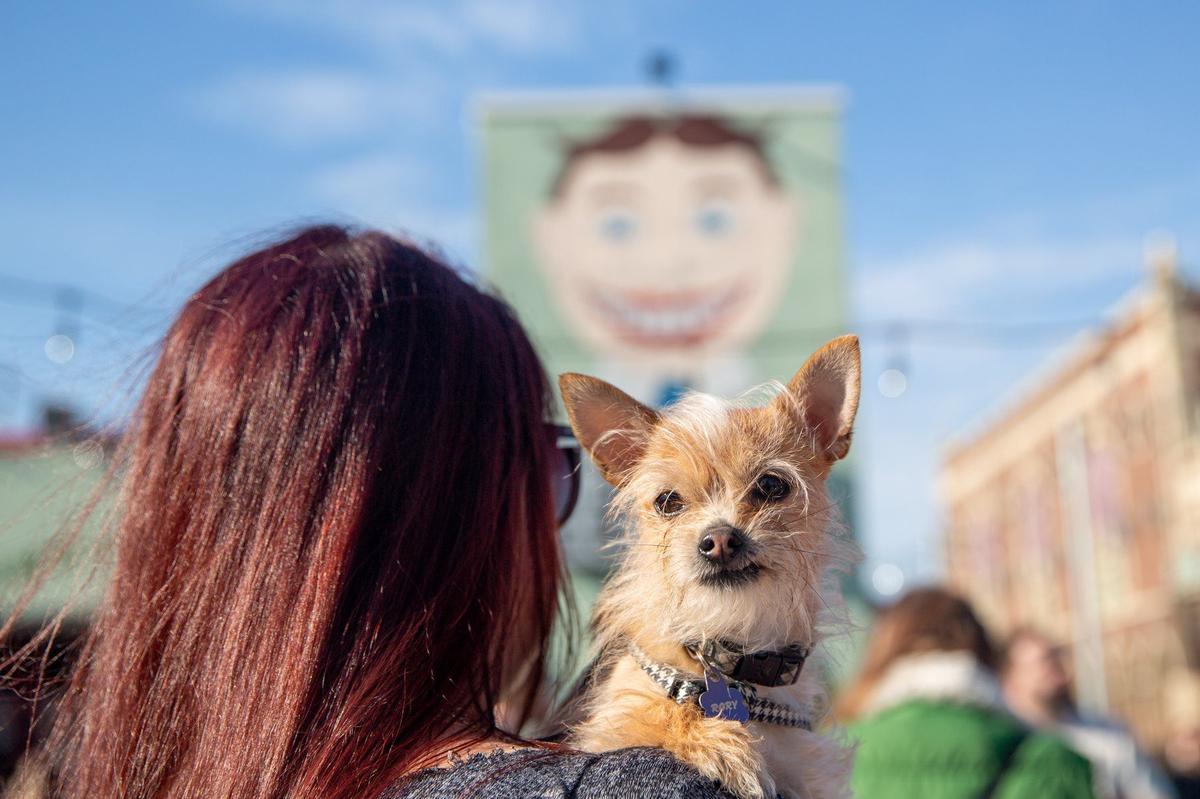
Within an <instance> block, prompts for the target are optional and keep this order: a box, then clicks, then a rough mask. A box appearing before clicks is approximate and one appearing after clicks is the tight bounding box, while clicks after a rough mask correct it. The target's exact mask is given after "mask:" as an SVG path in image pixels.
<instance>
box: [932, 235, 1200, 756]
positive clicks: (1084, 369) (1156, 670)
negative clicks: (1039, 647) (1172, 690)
mask: <svg viewBox="0 0 1200 799" xmlns="http://www.w3.org/2000/svg"><path fill="white" fill-rule="evenodd" d="M1153 267H1154V269H1153V278H1152V279H1151V280H1149V281H1147V283H1146V285H1144V286H1142V287H1140V288H1139V289H1138V290H1137V291H1135V292H1134V293H1133V294H1132V295H1131V296H1130V297H1128V298H1127V299H1126V300H1125V302H1124V303H1123V304H1122V305H1121V307H1120V309H1119V311H1118V312H1117V314H1116V315H1115V317H1114V318H1113V320H1112V322H1111V324H1109V325H1108V326H1106V327H1105V328H1104V329H1101V330H1096V331H1094V332H1092V333H1090V334H1088V335H1086V336H1085V337H1083V338H1082V339H1081V340H1080V341H1078V342H1077V343H1076V344H1075V346H1073V347H1072V348H1071V349H1070V351H1069V352H1068V353H1067V354H1066V355H1065V356H1064V357H1063V358H1061V359H1059V360H1057V361H1056V362H1054V363H1053V364H1051V365H1050V366H1049V367H1048V368H1047V369H1045V370H1044V371H1043V372H1042V373H1041V374H1040V375H1039V376H1038V377H1037V378H1036V379H1035V380H1033V381H1032V382H1030V383H1029V384H1028V387H1027V388H1026V389H1025V390H1024V391H1023V392H1021V393H1020V394H1019V396H1018V397H1016V398H1015V400H1014V401H1013V402H1011V403H1009V405H1008V406H1007V407H1006V408H1005V410H1004V411H1003V412H1002V413H1001V414H1000V415H998V416H996V417H994V418H992V419H991V420H989V421H987V422H986V423H985V424H984V425H982V426H981V427H980V428H979V429H978V430H976V431H975V432H973V433H972V434H970V435H968V436H965V437H963V438H962V439H961V440H960V441H958V442H956V443H955V444H953V445H952V446H951V447H950V448H949V449H948V451H947V452H946V453H945V456H944V460H943V463H942V469H941V479H940V484H941V485H940V489H941V494H942V498H943V506H944V511H945V524H946V529H945V556H946V565H947V573H948V576H949V580H950V582H951V584H952V585H954V586H955V587H956V588H957V589H959V590H961V591H963V592H964V593H966V594H967V595H968V596H970V597H971V598H972V599H973V600H974V601H975V602H976V603H977V605H978V606H979V608H980V610H981V611H982V613H983V614H984V616H985V618H986V619H987V621H988V622H989V623H990V625H991V626H992V627H993V628H994V629H995V630H997V631H998V632H1000V633H1004V632H1006V631H1007V630H1011V629H1012V628H1013V627H1014V626H1017V625H1021V624H1030V625H1033V626H1035V627H1038V628H1040V629H1043V630H1045V631H1047V632H1048V633H1050V634H1052V635H1054V636H1056V637H1058V638H1059V639H1060V640H1061V641H1063V642H1064V643H1065V644H1067V645H1068V646H1069V648H1070V652H1071V655H1072V659H1073V661H1074V663H1075V666H1076V668H1075V671H1076V691H1077V696H1078V699H1079V701H1080V703H1081V705H1083V706H1084V707H1091V708H1093V709H1098V710H1109V711H1111V712H1113V713H1116V714H1118V715H1120V716H1122V717H1123V718H1126V719H1128V720H1129V721H1130V722H1131V724H1132V725H1133V727H1134V729H1135V731H1136V732H1137V733H1138V734H1139V735H1140V736H1141V737H1142V739H1143V740H1144V741H1145V742H1146V743H1147V744H1149V745H1151V746H1155V747H1157V746H1158V745H1160V744H1161V741H1162V737H1163V735H1164V733H1165V721H1164V718H1165V716H1164V710H1165V708H1166V705H1167V704H1168V702H1169V701H1170V700H1169V698H1168V696H1167V688H1166V686H1167V685H1168V684H1171V682H1172V681H1173V680H1177V678H1180V677H1181V676H1183V675H1187V674H1188V673H1189V672H1190V673H1191V674H1192V675H1195V673H1196V672H1197V670H1198V669H1200V291H1197V290H1196V289H1195V288H1193V287H1190V286H1188V285H1187V284H1186V283H1185V282H1184V281H1183V280H1182V279H1181V277H1180V276H1179V275H1178V274H1177V271H1176V269H1175V261H1174V256H1173V255H1169V256H1168V255H1164V256H1162V257H1160V258H1158V259H1157V261H1156V263H1154V264H1153ZM1197 721H1198V722H1200V720H1197Z"/></svg>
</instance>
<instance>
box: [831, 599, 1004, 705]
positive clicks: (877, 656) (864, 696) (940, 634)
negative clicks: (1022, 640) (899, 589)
mask: <svg viewBox="0 0 1200 799" xmlns="http://www.w3.org/2000/svg"><path fill="white" fill-rule="evenodd" d="M920 652H969V653H971V654H972V655H973V656H974V657H975V660H976V661H978V662H979V663H980V664H981V665H983V666H986V667H987V668H989V669H991V670H992V671H995V669H996V666H997V654H996V649H995V648H994V647H993V645H992V641H991V638H990V637H989V636H988V632H987V630H986V629H985V628H984V626H983V623H982V622H980V621H979V617H977V616H976V615H975V612H974V611H973V610H972V609H971V605H970V603H968V602H967V600H965V599H963V598H962V597H960V596H958V595H956V594H953V593H951V592H950V591H947V590H946V589H944V588H917V589H914V590H912V591H909V592H908V593H907V594H905V595H904V597H903V598H901V599H900V600H899V601H897V602H896V603H895V604H893V605H892V606H890V607H887V608H884V609H883V610H881V611H880V612H879V615H878V616H877V617H876V619H875V626H874V629H873V630H872V632H871V638H870V641H868V643H867V650H866V653H865V654H864V655H863V662H862V666H861V668H860V669H859V673H858V676H857V677H856V678H855V679H854V680H853V681H852V682H851V683H850V684H849V685H848V686H847V687H846V688H845V689H844V690H843V692H842V694H841V696H840V697H838V701H837V703H836V707H835V712H836V715H837V717H838V718H839V719H842V720H849V719H853V718H856V717H857V716H859V715H860V714H861V713H862V712H863V709H864V707H865V706H866V703H867V702H868V701H869V699H870V696H871V692H872V691H873V690H874V689H875V686H876V685H877V684H878V683H879V680H880V679H882V678H883V675H884V674H885V673H887V670H888V669H889V668H890V667H891V665H892V664H893V663H895V662H896V661H897V660H898V659H900V658H901V657H903V656H905V655H913V654H917V653H920Z"/></svg>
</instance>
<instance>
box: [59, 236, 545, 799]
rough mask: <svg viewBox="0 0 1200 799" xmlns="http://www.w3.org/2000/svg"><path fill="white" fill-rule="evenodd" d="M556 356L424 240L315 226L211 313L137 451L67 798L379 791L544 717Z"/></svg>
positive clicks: (75, 690)
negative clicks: (552, 360) (500, 730)
mask: <svg viewBox="0 0 1200 799" xmlns="http://www.w3.org/2000/svg"><path fill="white" fill-rule="evenodd" d="M548 396H549V395H548V389H547V382H546V378H545V375H544V372H543V370H542V366H541V364H540V362H539V361H538V358H537V356H536V354H535V352H534V349H533V347H532V346H531V344H530V342H529V339H528V338H527V337H526V335H525V333H524V332H523V331H522V329H521V326H520V324H519V323H518V322H517V319H516V318H515V316H514V315H513V313H512V311H511V310H510V309H509V308H508V307H507V306H506V305H505V304H504V303H503V302H501V301H500V300H498V299H496V298H495V297H493V296H490V295H489V294H487V293H484V292H482V291H480V290H479V289H477V288H475V287H473V286H472V285H471V284H470V283H468V282H466V281H465V280H463V279H462V278H461V277H460V276H459V275H458V274H456V273H455V272H454V271H452V270H451V269H449V268H448V267H446V266H444V265H443V264H441V263H439V262H438V261H437V260H435V259H434V258H432V257H431V256H429V255H428V254H426V253H424V252H422V251H421V250H419V249H417V248H415V247H413V246H411V245H408V244H405V243H402V242H400V241H397V240H395V239H392V238H389V237H387V236H385V235H383V234H380V233H374V232H367V233H353V232H350V231H347V230H345V229H342V228H339V227H313V228H309V229H306V230H303V231H301V232H299V233H298V234H296V235H294V236H293V237H291V238H288V239H287V240H285V241H281V242H279V243H276V244H274V245H272V246H269V247H267V248H265V249H263V250H261V251H259V252H255V253H253V254H251V255H248V256H246V257H244V258H242V259H241V260H239V261H237V262H235V263H233V264H232V265H230V266H229V267H227V268H226V269H224V270H223V271H222V272H221V273H220V274H218V275H217V276H216V277H215V278H213V279H212V280H211V281H210V282H209V283H208V284H207V285H205V286H204V287H203V288H202V289H200V290H199V291H198V292H197V293H196V294H195V295H193V296H192V297H191V299H190V300H189V301H188V302H187V304H186V305H185V307H184V308H183V311H182V312H181V313H180V315H179V317H178V319H177V320H176V321H175V322H174V324H173V325H172V326H171V328H170V330H169V332H168V333H167V335H166V338H165V341H164V343H163V345H162V352H161V356H160V357H159V360H158V363H157V365H156V367H155V368H154V370H153V372H152V374H151V376H150V379H149V384H148V385H147V387H146V390H145V393H144V396H143V397H142V399H141V402H140V405H139V406H138V409H137V412H136V415H135V418H134V421H133V424H132V426H131V428H130V430H129V432H128V434H127V436H126V439H125V442H124V444H123V458H122V461H123V466H122V469H123V484H122V490H121V492H120V500H119V527H118V529H117V532H116V542H115V545H116V565H115V569H116V571H115V574H114V576H113V579H112V583H111V588H110V590H109V591H108V594H107V596H106V598H105V600H104V603H103V605H102V607H101V608H100V610H99V612H98V613H97V615H96V618H95V623H94V625H93V631H92V633H91V634H90V637H89V638H88V640H87V641H86V644H85V646H84V649H83V652H82V656H81V663H80V667H79V668H78V670H77V672H76V674H75V675H74V677H73V679H72V682H71V683H70V684H69V685H68V686H67V691H66V695H65V698H64V711H65V712H64V713H63V714H62V715H61V717H60V719H61V723H60V726H59V730H58V733H57V735H56V740H55V741H53V742H52V743H51V747H53V749H52V751H54V752H57V753H58V755H59V756H58V757H57V759H56V762H55V763H54V765H55V770H56V772H57V774H58V776H57V778H56V779H55V784H54V786H52V787H53V793H54V795H57V796H63V797H83V796H90V797H117V796H120V797H138V798H141V797H145V798H146V799H149V798H150V797H196V798H197V799H199V797H206V798H207V797H247V798H248V797H255V798H259V797H322V799H325V798H331V799H336V798H337V797H346V798H347V799H349V797H354V798H355V799H361V797H372V796H377V795H378V794H379V793H380V791H381V790H383V789H384V788H385V787H386V786H387V785H389V784H391V783H393V782H394V781H395V780H397V779H398V778H399V777H401V776H402V775H404V774H405V773H407V772H410V771H411V770H413V769H415V768H418V767H421V766H423V765H426V764H428V763H430V762H433V761H436V760H437V759H439V758H440V757H441V756H442V755H443V754H444V753H445V752H446V751H447V750H448V749H450V748H453V747H455V746H458V745H463V744H466V743H470V742H472V741H478V740H480V739H482V738H484V737H486V736H489V735H492V734H495V733H496V718H495V715H494V709H495V707H496V705H497V703H498V702H500V701H501V699H502V697H503V699H504V702H505V704H506V707H507V706H509V703H510V702H511V706H512V707H514V708H516V715H517V716H522V715H525V714H527V713H528V712H529V709H530V707H531V706H532V704H533V697H534V690H535V689H536V687H537V686H538V684H539V682H540V680H541V678H542V670H543V664H544V662H545V657H546V652H547V641H548V638H549V635H550V633H551V627H552V625H553V623H554V620H555V617H556V611H557V607H558V605H557V603H558V601H559V596H560V592H559V589H560V579H561V575H562V565H561V562H560V554H559V548H558V541H557V531H556V526H555V520H554V508H553V500H552V496H551V491H552V490H551V486H550V483H549V480H548V479H547V475H548V474H549V471H548V469H549V458H550V452H549V450H548V446H547V437H546V435H545V430H544V428H543V422H544V421H545V419H546V416H547V414H548V412H549V404H548Z"/></svg>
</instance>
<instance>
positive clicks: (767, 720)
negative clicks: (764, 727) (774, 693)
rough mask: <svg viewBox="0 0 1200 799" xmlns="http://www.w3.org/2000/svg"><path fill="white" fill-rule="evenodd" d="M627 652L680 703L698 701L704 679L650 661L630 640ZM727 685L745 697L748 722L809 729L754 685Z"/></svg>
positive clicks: (799, 717)
mask: <svg viewBox="0 0 1200 799" xmlns="http://www.w3.org/2000/svg"><path fill="white" fill-rule="evenodd" d="M629 654H631V655H633V659H634V660H636V661H637V664H638V666H640V667H641V669H642V671H644V672H646V674H647V675H648V676H649V677H650V679H652V680H654V682H655V684H657V685H658V686H659V687H660V688H662V689H663V690H664V691H666V693H667V696H669V697H670V698H671V699H673V700H674V701H676V702H678V703H679V704H681V705H687V704H698V703H699V701H700V696H701V695H702V694H703V693H704V692H705V691H706V690H707V688H708V686H707V685H706V684H705V682H704V679H703V678H698V677H694V676H692V675H690V674H688V673H686V672H683V671H680V670H679V669H677V668H675V667H674V666H668V665H667V664H665V663H656V662H655V661H653V660H651V659H650V656H649V655H647V654H646V653H645V652H644V651H642V649H641V647H639V646H638V645H637V644H635V643H633V642H630V643H629ZM729 687H730V689H731V690H735V691H738V692H740V693H741V694H742V696H743V698H745V700H746V707H747V709H748V710H749V711H750V720H751V721H757V722H761V723H763V724H776V725H779V726H781V727H798V728H800V729H802V730H808V731H810V732H811V731H812V722H811V721H809V719H808V717H807V716H805V715H803V714H801V713H799V712H797V711H795V710H792V709H791V708H790V707H788V706H787V705H784V704H780V703H779V702H773V701H771V700H770V699H767V698H765V697H761V696H759V695H758V689H756V688H755V687H754V686H753V685H749V684H747V683H742V682H738V681H736V680H734V681H731V682H730V683H729Z"/></svg>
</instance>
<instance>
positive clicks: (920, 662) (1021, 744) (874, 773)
mask: <svg viewBox="0 0 1200 799" xmlns="http://www.w3.org/2000/svg"><path fill="white" fill-rule="evenodd" d="M997 661H998V656H997V653H996V650H995V648H994V647H993V645H992V642H991V639H990V638H989V636H988V633H987V630H986V629H985V628H984V626H983V624H982V623H981V622H980V621H979V619H978V617H977V616H976V615H975V613H974V611H972V609H971V606H970V605H969V604H968V603H967V601H966V600H964V599H962V598H961V597H958V596H956V595H954V594H952V593H950V592H949V591H946V590H944V589H941V588H921V589H917V590H915V591H912V592H910V593H908V594H907V595H906V596H904V597H903V598H902V599H900V600H899V601H898V602H896V603H895V604H894V605H892V606H891V607H888V608H885V609H884V610H883V611H881V612H880V614H879V616H878V618H877V619H876V623H875V628H874V630H873V632H872V635H871V638H870V641H869V643H868V645H867V651H866V654H865V656H864V660H863V665H862V668H861V670H860V672H859V674H858V676H857V677H856V678H855V680H854V681H853V682H852V683H851V685H850V686H849V687H848V688H847V690H846V691H845V692H844V693H843V694H842V696H841V697H840V699H839V701H838V703H837V706H836V712H837V714H838V716H839V718H841V719H842V720H843V721H845V722H848V732H849V735H850V737H851V738H852V739H853V740H854V741H856V742H857V744H858V756H857V759H856V762H855V766H854V772H853V776H852V786H853V789H854V795H855V796H856V797H859V798H860V799H873V797H888V799H905V798H906V797H921V799H967V798H968V797H971V798H972V799H973V798H974V797H1004V799H1020V798H1021V797H1030V798H1031V799H1032V797H1039V798H1040V799H1056V798H1058V799H1068V798H1070V799H1075V798H1076V797H1081V798H1082V797H1091V796H1092V795H1093V794H1092V787H1091V769H1090V767H1089V765H1088V763H1087V761H1086V760H1084V759H1083V758H1082V757H1080V756H1079V755H1078V754H1076V753H1075V752H1073V751H1071V750H1070V749H1069V748H1068V747H1067V746H1066V744H1064V743H1063V742H1062V741H1060V740H1059V739H1058V738H1055V737H1053V736H1051V735H1047V734H1045V733H1039V732H1035V731H1033V730H1031V729H1029V728H1028V727H1027V726H1026V725H1025V724H1024V723H1023V722H1021V721H1020V720H1019V719H1017V718H1016V717H1015V716H1014V715H1013V714H1012V713H1011V712H1009V710H1008V708H1007V707H1006V705H1005V704H1004V696H1003V692H1002V691H1001V689H1000V685H999V683H998V682H997V679H996V666H997Z"/></svg>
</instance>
